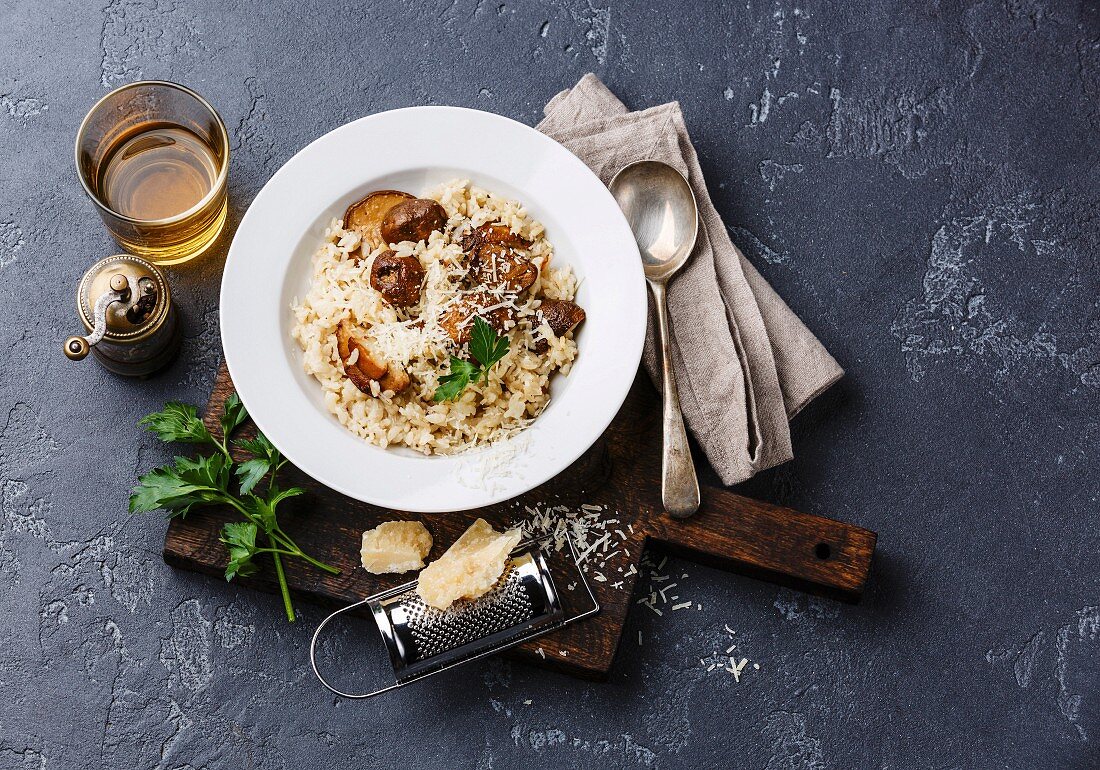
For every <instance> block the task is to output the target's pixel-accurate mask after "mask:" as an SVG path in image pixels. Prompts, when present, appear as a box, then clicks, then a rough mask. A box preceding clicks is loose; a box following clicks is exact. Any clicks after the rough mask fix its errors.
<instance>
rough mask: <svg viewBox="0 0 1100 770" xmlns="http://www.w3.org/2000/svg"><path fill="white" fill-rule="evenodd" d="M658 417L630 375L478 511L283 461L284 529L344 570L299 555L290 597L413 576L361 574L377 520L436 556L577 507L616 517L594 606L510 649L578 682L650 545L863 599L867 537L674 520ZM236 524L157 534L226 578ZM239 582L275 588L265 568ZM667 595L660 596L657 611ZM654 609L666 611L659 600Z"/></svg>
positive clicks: (357, 595) (615, 625)
mask: <svg viewBox="0 0 1100 770" xmlns="http://www.w3.org/2000/svg"><path fill="white" fill-rule="evenodd" d="M232 392H233V383H232V381H231V380H230V378H229V373H228V371H227V370H226V368H225V365H224V364H223V365H222V368H221V370H220V371H219V372H218V376H217V379H216V380H215V383H214V390H213V393H212V394H211V396H210V402H209V404H208V405H207V409H206V413H205V419H206V422H207V424H208V425H209V426H210V427H211V428H212V429H213V428H215V427H216V425H217V415H219V414H220V413H221V410H222V404H223V402H224V401H225V399H226V398H227V397H228V396H229V395H230V394H231V393H232ZM660 412H661V410H660V404H659V402H658V400H657V395H656V393H655V392H654V390H653V387H652V386H651V385H650V384H649V382H648V381H647V380H646V378H645V376H644V375H643V374H639V376H638V377H637V378H636V379H635V381H634V385H633V387H632V388H631V391H630V394H629V396H628V397H627V399H626V402H625V403H624V405H623V408H622V410H621V411H620V412H619V414H618V416H617V417H616V418H615V420H614V422H612V424H611V426H610V427H609V428H608V430H607V432H606V433H605V434H604V435H603V437H602V438H601V439H600V440H599V441H598V442H596V444H595V445H594V446H593V447H592V448H591V449H590V450H589V451H588V452H586V453H585V454H584V455H583V456H582V457H581V458H580V459H579V460H577V462H575V463H574V464H573V465H572V466H570V467H569V468H568V469H566V470H565V471H564V472H562V473H561V474H559V475H558V476H557V477H555V478H554V479H552V480H550V481H548V482H547V483H546V484H543V485H542V486H541V487H538V488H536V489H534V490H532V491H531V492H529V493H527V494H526V495H523V496H522V497H520V498H518V500H515V501H510V502H506V503H501V504H499V505H495V506H491V507H489V508H485V509H482V510H478V511H466V512H461V513H453V514H426V515H417V514H407V513H404V512H401V511H396V510H388V509H383V508H377V507H374V506H371V505H367V504H365V503H360V502H357V501H355V500H351V499H350V498H347V497H344V496H342V495H339V494H337V493H335V492H333V491H332V490H330V489H328V488H326V487H324V486H323V485H321V484H318V483H317V482H316V481H314V480H313V479H311V478H309V477H308V476H306V475H305V474H303V473H301V472H300V471H298V470H297V469H296V468H293V467H291V466H289V465H288V466H287V467H286V469H285V470H284V473H285V474H286V477H287V478H286V481H285V482H284V484H283V485H284V486H288V485H290V484H296V485H299V486H303V487H305V488H306V489H307V490H308V494H306V495H303V496H302V497H300V498H296V499H293V500H289V501H287V502H286V503H284V504H283V505H284V506H286V508H285V512H284V508H283V507H282V506H280V509H279V510H280V522H281V523H282V524H283V528H284V529H285V530H286V531H287V533H288V534H290V535H291V537H293V538H294V539H295V540H296V541H297V542H298V544H299V545H300V546H302V548H303V549H304V550H305V551H306V552H307V553H309V554H311V555H312V556H314V557H316V558H319V559H321V560H322V561H326V562H328V563H330V564H333V565H335V566H338V567H340V568H341V569H342V570H343V572H342V574H340V575H337V576H331V575H327V574H324V573H322V572H321V571H320V570H316V569H313V568H310V567H309V566H308V565H305V564H303V563H301V562H299V561H298V560H293V559H291V560H287V562H286V573H287V580H288V581H289V583H290V586H291V589H292V591H293V593H294V595H295V597H296V598H297V599H299V600H300V599H303V598H308V599H312V600H315V601H319V602H322V603H325V604H328V605H342V604H350V603H352V602H355V601H358V600H360V599H362V598H363V597H365V596H367V595H369V594H372V593H375V592H377V591H379V590H381V589H384V588H388V587H390V586H393V585H395V584H397V583H401V582H405V581H406V580H408V579H409V576H375V575H370V574H368V573H367V572H366V571H365V570H363V569H362V568H361V567H359V541H360V537H361V534H362V532H363V531H364V530H366V529H370V528H372V527H374V526H376V525H377V524H379V523H380V522H383V521H387V520H392V519H416V520H419V521H423V522H424V524H425V525H426V526H427V527H428V529H429V530H430V531H431V533H432V536H433V537H434V539H435V547H434V548H433V549H432V554H431V558H433V559H434V558H436V557H437V556H439V554H440V553H442V552H443V551H444V550H445V549H446V547H447V546H449V545H450V544H451V543H452V542H454V540H455V539H456V538H457V537H458V536H459V535H460V534H461V533H462V532H463V531H464V530H465V529H466V527H467V526H469V524H470V522H472V521H473V520H474V519H475V518H477V517H478V516H481V517H484V518H485V519H487V520H489V522H491V523H492V524H494V526H496V527H497V528H498V529H503V528H505V527H506V526H508V525H509V524H511V523H512V522H513V521H514V520H515V519H516V518H517V517H518V516H521V515H523V514H524V509H525V507H531V508H536V509H538V510H545V509H546V507H547V506H567V507H569V508H570V509H571V510H580V506H581V505H585V506H588V507H587V508H586V509H585V510H587V511H592V510H593V509H594V508H599V509H600V511H599V516H602V517H605V518H614V519H618V521H617V522H615V523H613V524H612V525H609V526H608V528H607V531H608V532H609V533H611V536H609V538H608V541H606V542H605V545H606V548H605V547H604V546H600V547H598V548H597V549H596V550H595V551H594V552H593V553H592V554H591V555H590V556H589V557H588V561H587V563H588V565H589V566H588V573H589V575H590V577H592V578H593V582H592V585H593V588H594V590H595V592H596V596H597V598H598V600H599V602H600V604H601V605H602V611H601V612H600V614H599V615H597V616H595V617H593V618H590V619H588V620H585V621H582V622H579V623H577V624H574V625H571V626H568V627H566V628H564V629H562V630H560V631H558V632H555V633H554V634H550V635H548V636H545V637H542V638H539V639H537V640H535V641H533V642H528V643H526V644H524V645H521V646H519V647H516V648H514V649H512V650H510V651H509V652H508V653H507V654H509V655H511V656H514V657H517V658H521V659H523V660H526V661H528V662H530V663H533V664H536V665H541V666H547V667H550V668H554V669H556V670H559V671H563V672H566V673H569V674H573V675H576V676H581V677H586V678H592V679H600V678H603V677H606V675H607V673H608V671H609V669H610V668H611V663H612V661H613V660H614V657H615V651H616V649H617V647H618V645H619V639H620V637H621V635H622V630H623V625H624V623H625V621H626V614H627V610H628V609H629V608H630V606H631V604H633V603H635V602H636V601H637V600H636V599H634V598H633V589H634V584H635V581H636V580H637V578H638V570H639V568H640V562H641V560H642V556H643V554H644V552H645V550H646V545H647V543H650V542H654V543H657V544H659V545H660V546H662V547H663V548H664V549H666V550H667V551H669V552H671V553H675V554H679V555H684V556H686V557H688V558H690V559H693V560H695V561H697V562H700V563H703V564H708V565H712V566H716V567H721V568H724V569H728V570H731V571H734V572H738V573H741V574H747V575H751V576H753V577H757V578H761V579H763V580H768V581H771V582H775V583H780V584H782V585H786V586H790V587H793V588H797V589H801V590H804V591H809V592H811V593H815V594H819V595H824V596H829V597H833V598H836V599H840V600H842V601H848V602H855V601H858V600H859V597H860V594H861V593H862V591H863V586H864V584H865V582H866V580H867V574H868V571H869V569H870V566H871V556H872V553H873V552H874V548H875V540H876V535H875V533H874V532H871V531H869V530H866V529H863V528H862V527H857V526H854V525H851V524H845V523H843V522H839V521H834V520H832V519H827V518H823V517H821V516H811V515H808V514H805V513H799V512H798V511H794V510H791V509H789V508H783V507H780V506H777V505H770V504H768V503H762V502H758V501H756V500H750V499H749V498H746V497H741V496H739V495H735V494H733V493H731V492H727V491H725V490H722V489H716V488H704V489H703V492H702V498H703V504H702V508H701V509H700V511H699V513H698V514H696V515H695V516H694V517H692V518H691V519H688V520H686V521H676V520H673V519H670V518H669V517H668V516H666V515H665V514H664V513H662V512H661V500H660V463H661V458H660V455H661V420H660ZM252 431H254V427H253V426H252V425H251V423H248V424H247V425H246V426H245V428H243V429H242V435H248V434H249V432H252ZM333 462H339V460H338V459H337V458H334V459H333ZM233 518H235V517H233V516H232V514H231V512H229V511H219V510H217V509H198V510H196V511H194V512H192V513H191V514H189V515H188V516H187V518H186V519H181V518H177V519H173V520H172V522H171V523H170V525H169V528H168V534H167V537H166V538H165V543H164V560H165V561H166V562H168V563H169V564H171V565H173V566H177V567H184V568H187V569H192V570H197V571H200V572H205V573H209V574H212V575H218V576H220V575H222V573H223V572H224V569H225V563H226V551H225V548H224V546H223V545H222V544H221V543H220V542H219V541H218V532H219V530H220V529H221V525H222V523H224V522H225V521H227V520H231V519H233ZM597 573H598V576H597ZM555 574H557V573H555ZM600 578H603V580H600ZM238 580H240V582H242V583H245V584H247V585H251V586H254V587H256V588H261V589H263V590H267V591H275V590H277V586H276V584H275V583H274V576H273V573H272V572H271V571H270V568H269V567H268V568H266V570H262V571H261V572H259V573H258V574H257V575H255V576H253V577H251V578H244V579H242V578H238ZM569 587H570V586H569V585H565V586H561V585H559V591H561V592H562V593H563V595H565V598H566V602H565V604H566V611H567V612H568V611H569V610H570V607H571V606H572V607H576V608H580V607H582V606H583V604H578V603H577V601H576V600H577V599H578V598H579V596H580V594H581V589H579V588H578V589H577V590H576V591H574V592H569V591H568V590H567V589H568V588H569ZM642 598H645V597H642ZM665 599H667V596H666V597H665V598H664V599H662V602H664V601H665ZM275 606H276V605H274V604H273V605H272V612H275V611H276V609H275ZM659 606H663V607H664V610H665V611H667V610H668V609H670V606H669V604H668V603H664V604H663V605H659ZM685 609H686V608H685ZM357 622H362V623H364V624H370V622H371V621H370V620H366V619H362V620H360V621H357Z"/></svg>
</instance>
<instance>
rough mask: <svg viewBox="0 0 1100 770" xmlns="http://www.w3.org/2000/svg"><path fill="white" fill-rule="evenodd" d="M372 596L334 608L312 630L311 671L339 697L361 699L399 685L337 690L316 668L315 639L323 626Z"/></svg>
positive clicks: (361, 604) (367, 600) (357, 606)
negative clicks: (314, 629) (358, 689)
mask: <svg viewBox="0 0 1100 770" xmlns="http://www.w3.org/2000/svg"><path fill="white" fill-rule="evenodd" d="M372 598H373V597H369V596H368V597H367V598H366V599H363V600H362V601H358V602H356V603H355V604H349V605H348V606H347V607H343V608H341V609H338V610H336V612H333V613H332V614H330V615H329V616H328V617H327V618H325V619H324V620H322V621H321V624H320V625H319V626H317V630H316V631H314V632H313V639H311V640H310V643H309V664H310V665H311V666H312V667H313V673H314V674H316V675H317V678H318V679H319V680H320V681H321V684H323V685H324V686H325V687H327V688H328V689H329V690H331V691H332V692H334V693H336V694H337V695H339V696H340V697H341V698H351V699H353V700H363V699H364V698H372V697H374V696H375V695H380V694H381V693H384V692H388V691H390V690H394V689H396V688H398V687H400V686H401V685H399V684H398V683H397V682H394V683H393V684H391V685H389V686H387V687H381V688H379V689H377V690H374V691H372V692H366V693H351V692H344V691H343V690H338V689H336V688H335V687H333V686H332V685H331V684H329V683H328V680H326V679H325V678H324V677H323V676H322V675H321V670H320V669H319V668H317V640H318V639H320V638H321V632H322V631H323V630H324V628H325V626H327V625H328V624H329V621H331V620H332V619H333V618H335V617H336V616H337V615H342V614H344V613H345V612H349V611H351V610H354V609H357V608H359V607H362V606H363V605H364V604H366V603H367V602H369V601H371V599H372Z"/></svg>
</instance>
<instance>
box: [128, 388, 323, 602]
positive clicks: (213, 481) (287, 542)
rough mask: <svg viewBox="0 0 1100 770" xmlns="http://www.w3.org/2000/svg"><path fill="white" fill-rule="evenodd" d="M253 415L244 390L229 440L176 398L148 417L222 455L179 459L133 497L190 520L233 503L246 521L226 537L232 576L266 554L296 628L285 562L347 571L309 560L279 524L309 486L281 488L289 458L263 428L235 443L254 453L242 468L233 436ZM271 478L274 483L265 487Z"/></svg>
mask: <svg viewBox="0 0 1100 770" xmlns="http://www.w3.org/2000/svg"><path fill="white" fill-rule="evenodd" d="M247 418H248V412H247V411H245V408H244V404H243V403H241V400H240V398H239V397H238V396H237V394H236V393H234V394H233V395H232V396H230V397H229V398H228V399H226V401H225V406H224V409H223V411H222V416H221V420H220V423H221V439H218V438H216V437H215V436H214V435H213V434H212V433H211V432H210V431H209V430H207V428H206V425H204V424H203V421H202V420H201V419H199V417H198V415H197V414H196V410H195V407H193V406H190V405H189V404H181V403H179V402H177V401H172V402H169V403H168V404H165V406H164V409H163V411H160V412H154V413H153V414H150V415H148V416H147V417H143V418H142V419H141V421H140V423H139V424H140V425H142V426H144V427H145V429H146V430H148V431H149V432H150V433H153V434H155V435H156V436H157V438H159V439H160V440H161V441H166V442H173V441H175V442H179V443H183V444H198V445H200V446H205V447H208V448H210V449H213V450H214V453H213V454H210V455H205V456H204V455H196V456H195V457H191V458H188V457H176V458H175V459H174V460H173V462H172V463H171V464H169V465H162V466H161V467H159V468H154V469H153V470H151V471H149V472H148V473H146V474H145V475H144V476H141V477H140V478H139V479H138V485H137V486H136V487H134V491H133V493H132V494H131V495H130V513H141V512H145V511H155V510H157V509H158V508H163V509H164V510H166V511H168V516H169V518H171V517H175V516H186V515H187V513H188V511H190V510H191V508H192V507H194V506H196V505H227V506H229V507H230V508H233V509H234V510H236V511H237V512H238V513H239V514H240V515H241V516H243V517H244V521H238V522H231V523H228V524H226V525H225V526H224V527H222V532H221V538H220V539H221V542H223V543H224V544H225V546H226V548H227V549H228V550H229V564H228V566H227V567H226V568H225V579H226V580H232V579H233V578H234V577H236V576H237V575H241V576H247V575H251V574H253V573H255V572H256V570H257V569H259V567H258V566H257V565H256V563H255V562H254V561H253V559H254V557H255V556H256V555H257V554H261V553H269V554H271V559H272V561H273V562H274V563H275V574H276V575H277V576H278V579H279V591H280V592H281V593H282V596H283V606H284V607H285V609H286V617H287V620H289V621H290V622H291V623H293V622H294V606H293V605H292V604H291V603H290V590H289V588H288V587H287V583H286V575H285V573H284V572H283V562H282V557H283V556H289V557H294V558H298V559H302V560H304V561H307V562H309V563H310V564H312V565H314V566H315V567H318V568H320V569H323V570H325V571H326V572H329V573H331V574H333V575H338V574H340V570H338V569H336V568H335V567H330V566H329V565H327V564H323V563H321V562H319V561H317V560H316V559H314V558H313V557H311V556H309V555H308V554H307V553H305V552H304V551H303V550H302V549H301V548H299V547H298V545H297V544H296V543H295V542H294V541H293V540H291V539H290V537H289V536H288V535H287V534H286V533H285V532H283V530H282V528H281V527H280V526H279V520H278V518H277V517H276V515H275V509H276V507H277V506H278V505H279V503H281V502H282V501H283V500H286V499H287V498H290V497H297V496H298V495H300V494H302V493H303V492H305V490H304V489H302V488H301V487H290V488H288V489H279V487H278V485H277V484H276V482H275V476H276V474H277V473H278V472H279V469H280V468H282V467H283V466H284V465H286V462H287V461H286V459H285V458H284V457H283V456H282V455H281V454H280V453H279V450H278V449H276V448H275V446H274V445H273V444H272V443H271V442H270V441H268V440H267V437H266V436H264V434H262V433H260V432H259V431H257V432H256V438H254V439H251V440H243V439H242V440H240V441H235V442H233V444H234V446H236V447H238V448H240V449H243V450H245V451H246V452H248V453H249V454H250V455H251V456H252V459H250V460H246V461H244V462H242V463H237V462H235V461H234V460H233V457H232V455H231V454H230V452H229V441H230V437H231V436H232V435H233V431H235V430H236V429H237V428H238V427H239V426H240V424H241V423H243V422H244V421H245V420H246V419H247ZM265 477H266V478H267V484H266V485H261V482H262V481H263V480H264V478H265ZM234 482H235V483H234ZM234 486H235V487H236V491H234V489H233V487H234ZM257 487H261V490H262V493H261V494H257V493H256V489H257ZM260 532H263V535H264V541H263V542H262V543H260V544H257V542H256V540H257V537H258V536H259V534H260Z"/></svg>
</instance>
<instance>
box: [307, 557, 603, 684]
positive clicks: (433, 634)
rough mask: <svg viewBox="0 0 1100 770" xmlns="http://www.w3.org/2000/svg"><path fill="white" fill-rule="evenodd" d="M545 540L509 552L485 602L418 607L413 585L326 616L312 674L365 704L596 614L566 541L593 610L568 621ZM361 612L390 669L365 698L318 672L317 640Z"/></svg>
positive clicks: (312, 646) (314, 644)
mask: <svg viewBox="0 0 1100 770" xmlns="http://www.w3.org/2000/svg"><path fill="white" fill-rule="evenodd" d="M544 542H545V540H535V541H528V542H526V543H521V544H520V545H519V546H517V547H516V549H515V550H514V551H512V554H511V558H510V559H509V562H508V566H507V567H506V568H505V570H504V574H503V575H502V576H501V578H500V580H498V581H497V584H496V585H495V586H493V588H491V589H490V590H489V592H488V593H486V594H485V595H484V596H481V597H479V598H477V599H473V600H469V601H460V602H457V603H455V604H454V605H453V606H452V607H451V608H449V609H446V610H438V609H436V608H435V607H430V606H428V605H426V604H424V602H423V601H421V599H420V597H419V596H418V595H417V593H416V581H415V580H414V581H412V582H409V583H405V584H403V585H400V586H397V587H395V588H391V589H389V590H387V591H382V592H381V593H377V594H375V595H373V596H368V597H367V598H366V599H363V600H362V601H359V602H356V603H355V604H351V605H349V606H347V607H344V608H343V609H340V610H337V611H336V612H334V613H332V614H331V615H329V616H328V617H327V618H325V619H324V620H322V621H321V624H320V625H319V626H317V630H316V631H315V632H314V634H313V641H312V642H311V643H310V647H309V658H310V663H311V664H312V665H313V673H315V674H316V675H317V678H318V679H319V680H321V684H323V685H324V686H325V687H327V688H328V689H329V690H331V691H332V692H334V693H336V694H337V695H340V696H342V697H344V698H370V697H373V696H375V695H378V694H380V693H384V692H387V691H389V690H393V689H396V688H398V687H403V686H404V685H407V684H411V683H412V682H415V681H417V680H418V679H423V678H425V677H428V676H431V675H432V674H437V673H439V672H440V671H446V670H447V669H449V668H454V667H455V666H460V665H462V664H464V663H469V662H470V661H473V660H477V659H478V658H483V657H485V656H487V655H492V654H494V653H497V652H500V651H501V650H504V649H507V648H508V647H513V646H515V645H517V644H520V643H522V642H525V641H527V640H529V639H534V638H535V637H537V636H541V635H542V634H546V633H549V632H551V631H555V630H557V629H559V628H562V627H563V626H566V625H568V624H570V623H574V622H576V621H578V620H582V619H583V618H587V617H589V616H591V615H594V614H596V613H597V612H599V611H600V605H599V603H598V602H597V601H596V597H595V595H593V593H592V588H591V587H590V586H589V584H588V580H587V578H586V577H585V574H584V569H583V568H582V567H581V566H580V560H579V558H578V556H577V551H576V548H575V547H574V545H573V541H572V539H569V550H570V553H571V554H572V556H573V564H574V565H575V566H576V568H577V573H578V574H579V576H580V579H579V580H578V581H577V582H578V583H580V584H582V585H583V586H584V589H585V591H586V592H587V593H588V598H589V599H590V600H591V602H592V608H591V609H588V610H586V611H584V612H581V613H578V614H576V615H572V616H570V617H566V615H565V612H564V611H563V610H562V605H561V600H560V597H559V595H558V592H557V589H556V588H555V586H554V579H553V577H552V575H551V574H550V569H549V567H548V566H547V560H546V555H545V553H544V552H543V551H542V543H544ZM364 605H366V606H367V607H368V608H369V609H370V611H371V616H372V617H373V618H374V622H375V624H376V625H377V626H378V631H379V633H380V634H381V636H382V641H383V643H384V644H385V646H386V650H387V651H388V652H389V657H390V663H392V664H393V673H394V681H393V683H392V684H387V685H383V686H381V687H379V688H377V689H375V690H373V691H371V692H367V693H348V692H343V691H341V690H338V689H336V688H335V687H333V686H332V685H331V684H329V683H328V682H327V681H326V680H325V678H324V676H322V675H321V672H320V670H319V669H318V667H317V640H318V639H319V638H320V636H321V631H322V630H323V629H324V628H325V626H326V625H328V623H329V622H330V621H331V620H332V619H333V618H335V617H336V616H337V615H341V614H343V613H345V612H349V611H351V610H354V609H356V608H359V607H362V606H364Z"/></svg>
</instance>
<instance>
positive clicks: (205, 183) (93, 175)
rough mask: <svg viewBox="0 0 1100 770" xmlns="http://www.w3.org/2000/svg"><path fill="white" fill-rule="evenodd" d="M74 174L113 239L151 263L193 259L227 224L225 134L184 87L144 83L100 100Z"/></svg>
mask: <svg viewBox="0 0 1100 770" xmlns="http://www.w3.org/2000/svg"><path fill="white" fill-rule="evenodd" d="M76 169H77V175H78V176H79V177H80V183H81V184H82V185H83V186H84V191H85V192H87V193H88V197H89V198H91V199H92V202H93V203H94V204H95V206H96V208H97V209H98V211H99V215H100V217H101V218H102V219H103V223H104V224H105V225H106V226H107V230H108V232H110V234H111V236H112V237H114V239H115V240H116V241H117V242H118V244H119V245H120V246H121V247H122V248H123V249H125V250H126V251H128V252H130V253H131V254H134V255H137V256H139V257H143V258H145V259H148V260H149V261H150V262H154V263H157V264H160V265H172V264H178V263H181V262H186V261H188V260H190V259H194V258H195V257H197V256H199V255H200V254H202V253H203V252H204V251H206V250H207V249H209V248H210V247H211V246H212V245H213V244H214V242H215V241H216V240H217V237H218V235H219V234H220V233H221V231H222V228H223V227H224V226H225V219H226V211H227V208H228V197H227V193H226V178H227V176H228V171H229V135H228V133H227V132H226V130H225V124H224V123H223V122H222V119H221V117H219V115H218V113H217V112H216V111H215V110H214V108H213V107H211V106H210V104H209V103H208V102H207V101H206V100H205V99H203V98H202V97H201V96H199V95H198V94H197V93H195V92H194V91H192V90H191V89H189V88H185V87H184V86H181V85H178V84H176V83H168V82H165V81H159V80H146V81H141V82H137V83H130V84H129V85H125V86H122V87H121V88H117V89H115V90H114V91H112V92H111V93H109V94H107V95H106V96H104V97H103V98H102V99H100V100H99V101H98V102H97V103H96V104H95V106H94V107H92V109H91V111H90V112H89V113H88V115H87V117H85V118H84V122H83V123H81V125H80V130H79V132H78V133H77V137H76Z"/></svg>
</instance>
